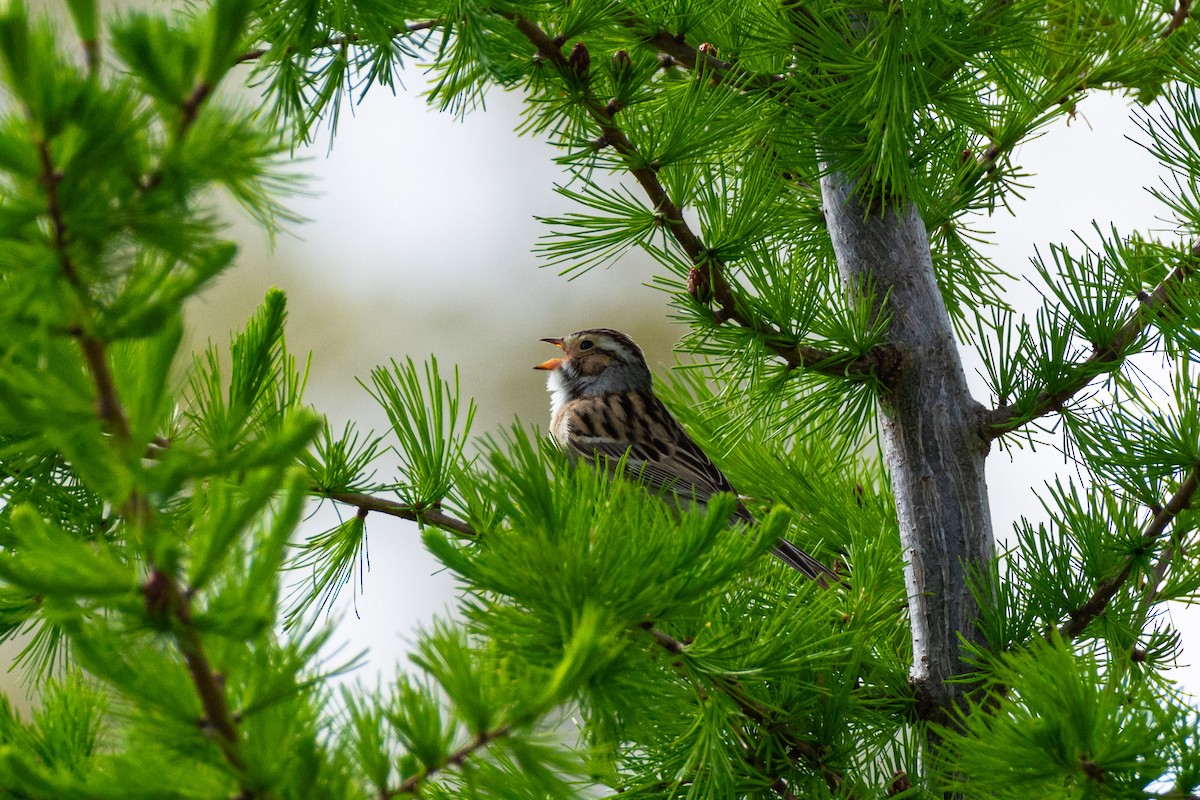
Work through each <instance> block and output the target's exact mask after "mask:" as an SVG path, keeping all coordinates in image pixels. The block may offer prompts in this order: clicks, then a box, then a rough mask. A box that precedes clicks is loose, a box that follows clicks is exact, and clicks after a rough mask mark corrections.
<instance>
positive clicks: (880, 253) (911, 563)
mask: <svg viewBox="0 0 1200 800" xmlns="http://www.w3.org/2000/svg"><path fill="white" fill-rule="evenodd" d="M821 192H822V196H823V198H824V206H825V218H826V222H827V224H828V227H829V235H830V237H831V238H832V240H833V249H834V252H835V254H836V256H837V262H838V269H839V270H840V272H841V275H842V278H843V280H844V281H845V283H846V285H847V287H850V289H851V291H853V290H854V288H853V287H858V286H863V285H866V284H867V282H869V284H870V286H871V287H873V289H874V293H875V294H874V302H875V303H876V307H877V308H878V305H879V303H880V299H881V298H883V297H884V296H888V300H887V308H886V313H887V314H888V315H889V316H890V318H891V324H890V326H889V329H888V331H889V333H888V336H889V342H890V344H891V345H892V346H893V347H894V348H895V350H896V352H897V354H898V356H899V366H898V368H897V370H896V371H895V373H894V375H892V376H890V378H889V381H888V386H887V389H886V390H885V391H884V392H883V393H882V394H881V396H880V397H879V425H880V428H881V431H882V436H883V445H884V450H885V454H884V456H885V460H886V462H887V465H888V468H889V470H890V471H891V476H892V488H893V490H894V492H895V496H896V511H897V516H898V518H899V523H900V541H901V545H902V547H903V550H904V556H905V559H906V560H907V562H908V563H907V564H906V566H905V580H906V583H907V586H908V610H909V617H910V621H911V624H912V644H913V665H912V673H911V678H912V681H913V683H914V686H915V687H916V690H917V693H918V697H919V699H920V700H921V705H922V708H921V712H922V717H924V718H926V719H942V718H944V717H943V715H944V713H945V711H947V710H948V709H949V706H950V705H951V704H952V703H953V702H955V701H956V700H957V699H958V697H959V695H960V694H961V691H962V689H961V685H958V684H951V683H948V682H947V679H948V678H950V677H951V676H953V675H956V674H959V673H961V672H963V670H964V665H963V663H962V648H961V644H960V640H959V637H960V636H962V637H964V638H965V639H966V640H968V641H976V640H978V638H979V637H978V633H977V631H976V628H975V620H976V618H977V616H978V607H977V606H976V603H975V600H974V597H973V596H972V593H971V590H970V589H969V587H968V575H969V570H970V569H971V568H972V567H975V568H978V567H980V566H982V565H983V564H985V563H986V562H987V561H988V559H990V558H991V557H992V545H993V542H992V523H991V515H990V513H989V511H988V498H987V485H986V482H985V480H984V459H985V457H986V454H987V444H986V442H985V441H984V440H983V438H982V437H981V435H980V431H981V425H980V420H981V416H980V415H981V414H982V411H983V409H982V407H981V406H980V405H979V404H978V403H977V402H975V400H974V399H973V398H972V397H971V394H970V392H969V391H968V389H967V381H966V376H965V375H964V373H963V367H962V361H961V360H960V358H959V353H958V347H957V345H956V343H955V341H954V332H953V330H952V328H951V324H950V317H949V315H948V314H947V313H946V307H945V304H944V303H943V302H942V295H941V292H940V291H939V290H938V285H937V280H936V278H935V276H934V272H933V261H932V258H931V256H930V251H929V236H928V233H927V231H926V229H925V223H924V221H923V220H922V219H921V217H920V214H919V213H918V212H917V208H916V206H915V204H913V203H911V202H906V203H903V204H901V205H899V206H896V207H890V208H888V209H886V210H881V209H874V208H872V209H870V210H869V211H868V210H867V208H866V207H865V206H864V205H863V204H862V202H861V200H860V199H859V198H858V197H856V196H855V194H854V183H853V182H852V181H851V180H850V179H848V178H847V177H846V176H845V175H842V174H840V173H837V172H833V173H830V174H827V175H825V176H824V177H823V178H822V179H821ZM983 574H986V572H985V573H983Z"/></svg>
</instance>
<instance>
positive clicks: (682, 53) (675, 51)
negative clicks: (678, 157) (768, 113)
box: [620, 14, 788, 90]
mask: <svg viewBox="0 0 1200 800" xmlns="http://www.w3.org/2000/svg"><path fill="white" fill-rule="evenodd" d="M620 21H621V24H622V25H624V26H625V27H626V28H633V29H639V28H643V27H644V25H643V23H642V21H641V20H640V19H638V18H637V17H635V16H633V15H632V14H624V15H622V17H621V20H620ZM643 41H645V43H646V44H648V45H650V46H651V47H653V48H654V49H655V50H658V51H659V52H660V53H663V54H664V55H666V56H669V57H670V58H671V59H672V61H673V62H674V63H676V64H679V65H680V66H682V67H685V68H687V69H691V70H695V69H697V68H698V69H699V70H700V71H702V72H703V73H704V75H705V76H706V77H708V78H710V79H711V80H713V81H714V82H715V83H733V84H734V85H736V86H737V87H738V88H739V89H767V90H778V89H781V88H783V87H784V86H786V85H788V76H787V75H776V74H770V73H753V72H750V71H749V70H747V69H745V68H743V67H741V66H740V65H738V64H735V63H734V62H732V61H722V60H721V59H720V58H718V57H717V56H716V54H715V53H713V52H709V51H708V50H707V49H705V48H700V47H693V46H692V45H690V44H688V42H687V40H686V39H685V38H684V37H683V36H680V35H677V34H673V33H668V32H666V31H655V32H654V33H651V34H647V35H644V36H643Z"/></svg>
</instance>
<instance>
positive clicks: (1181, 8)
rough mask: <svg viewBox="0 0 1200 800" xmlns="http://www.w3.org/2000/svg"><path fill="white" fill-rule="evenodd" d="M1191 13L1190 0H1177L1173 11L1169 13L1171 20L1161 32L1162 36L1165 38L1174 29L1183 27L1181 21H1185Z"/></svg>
mask: <svg viewBox="0 0 1200 800" xmlns="http://www.w3.org/2000/svg"><path fill="white" fill-rule="evenodd" d="M1191 13H1192V0H1179V1H1178V4H1177V5H1176V6H1175V10H1174V12H1172V14H1171V21H1170V22H1168V23H1167V27H1166V29H1165V30H1164V31H1163V32H1162V34H1161V35H1162V38H1164V39H1166V38H1167V37H1168V36H1170V35H1171V34H1172V33H1174V32H1175V31H1177V30H1179V29H1180V28H1182V27H1183V23H1185V22H1187V20H1188V16H1190V15H1191Z"/></svg>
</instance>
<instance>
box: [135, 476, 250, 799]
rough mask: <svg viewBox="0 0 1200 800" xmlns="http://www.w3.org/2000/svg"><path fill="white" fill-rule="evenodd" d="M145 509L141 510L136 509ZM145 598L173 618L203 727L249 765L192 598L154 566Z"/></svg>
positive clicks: (226, 752)
mask: <svg viewBox="0 0 1200 800" xmlns="http://www.w3.org/2000/svg"><path fill="white" fill-rule="evenodd" d="M131 508H133V509H134V510H132V511H127V513H130V514H132V515H135V516H141V517H143V518H145V517H146V516H148V513H149V509H148V505H147V503H146V501H145V500H144V499H139V500H137V501H131ZM139 508H141V509H143V510H142V511H138V510H136V509H139ZM142 594H143V595H144V597H145V599H146V608H147V610H148V611H149V613H150V614H151V615H152V616H159V617H168V618H170V619H171V620H172V621H173V622H174V625H173V627H174V634H175V642H176V646H177V647H178V648H179V652H180V654H181V655H182V656H183V660H184V663H185V664H186V665H187V670H188V674H189V675H190V676H191V678H192V685H193V686H195V688H196V695H197V696H198V697H199V698H200V706H201V708H203V709H204V717H203V719H202V720H201V722H200V727H201V729H202V730H203V731H204V732H205V733H206V734H207V735H208V736H209V738H211V739H212V740H213V741H214V742H216V745H217V747H218V748H220V750H221V755H222V756H223V757H224V758H225V761H226V762H227V763H228V764H229V765H230V766H231V767H233V768H234V769H235V770H237V771H238V772H242V771H244V770H245V769H246V762H245V760H244V759H243V758H242V754H241V746H240V737H239V734H238V727H237V722H236V720H235V718H234V715H233V712H232V711H231V710H230V708H229V704H228V702H227V701H226V698H225V685H224V679H223V678H222V677H221V675H220V673H219V672H217V670H215V669H214V668H213V666H212V663H211V662H210V661H209V660H208V655H207V654H206V653H205V650H204V642H203V641H202V640H201V638H200V634H199V632H198V631H197V630H196V626H195V623H194V621H193V619H192V610H191V600H190V599H189V597H188V594H187V593H186V592H185V591H184V590H183V587H182V586H180V584H179V581H178V580H176V578H175V577H174V576H173V575H170V574H168V573H166V572H163V571H161V570H158V569H155V570H154V571H153V572H151V574H150V578H149V579H148V580H147V581H146V584H145V585H144V586H143V587H142ZM253 796H254V794H253V792H251V791H250V790H248V789H246V788H245V787H244V786H243V787H242V793H241V795H239V797H243V798H249V797H253Z"/></svg>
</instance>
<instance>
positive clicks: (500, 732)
mask: <svg viewBox="0 0 1200 800" xmlns="http://www.w3.org/2000/svg"><path fill="white" fill-rule="evenodd" d="M512 730H513V725H512V724H507V725H501V726H500V727H498V728H496V729H495V730H491V731H481V732H480V733H478V734H476V735H475V738H474V739H472V740H471V741H469V742H467V743H466V744H464V745H463V746H462V747H460V748H458V749H457V750H455V751H454V752H453V753H451V754H450V755H448V756H446V758H445V760H443V761H442V762H441V763H440V764H436V765H434V766H432V767H430V768H429V769H427V770H425V771H424V772H418V773H416V774H415V775H411V776H409V777H408V778H406V779H405V780H404V782H403V783H401V784H400V785H399V786H397V787H396V788H394V789H386V790H384V791H381V792H380V793H379V795H378V797H379V800H391V798H393V797H398V796H399V795H403V794H418V793H419V792H420V789H421V785H422V784H423V783H424V782H425V781H426V780H428V779H429V778H430V777H431V776H433V775H436V774H437V773H439V772H444V771H445V770H447V769H449V768H451V767H461V766H462V765H463V764H464V763H466V760H467V759H468V758H470V757H471V756H472V755H473V754H474V753H475V752H477V751H479V750H482V749H483V748H485V747H487V746H488V745H489V744H491V743H492V742H494V741H496V740H497V739H502V738H504V737H505V736H508V735H509V734H510V733H512Z"/></svg>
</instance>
